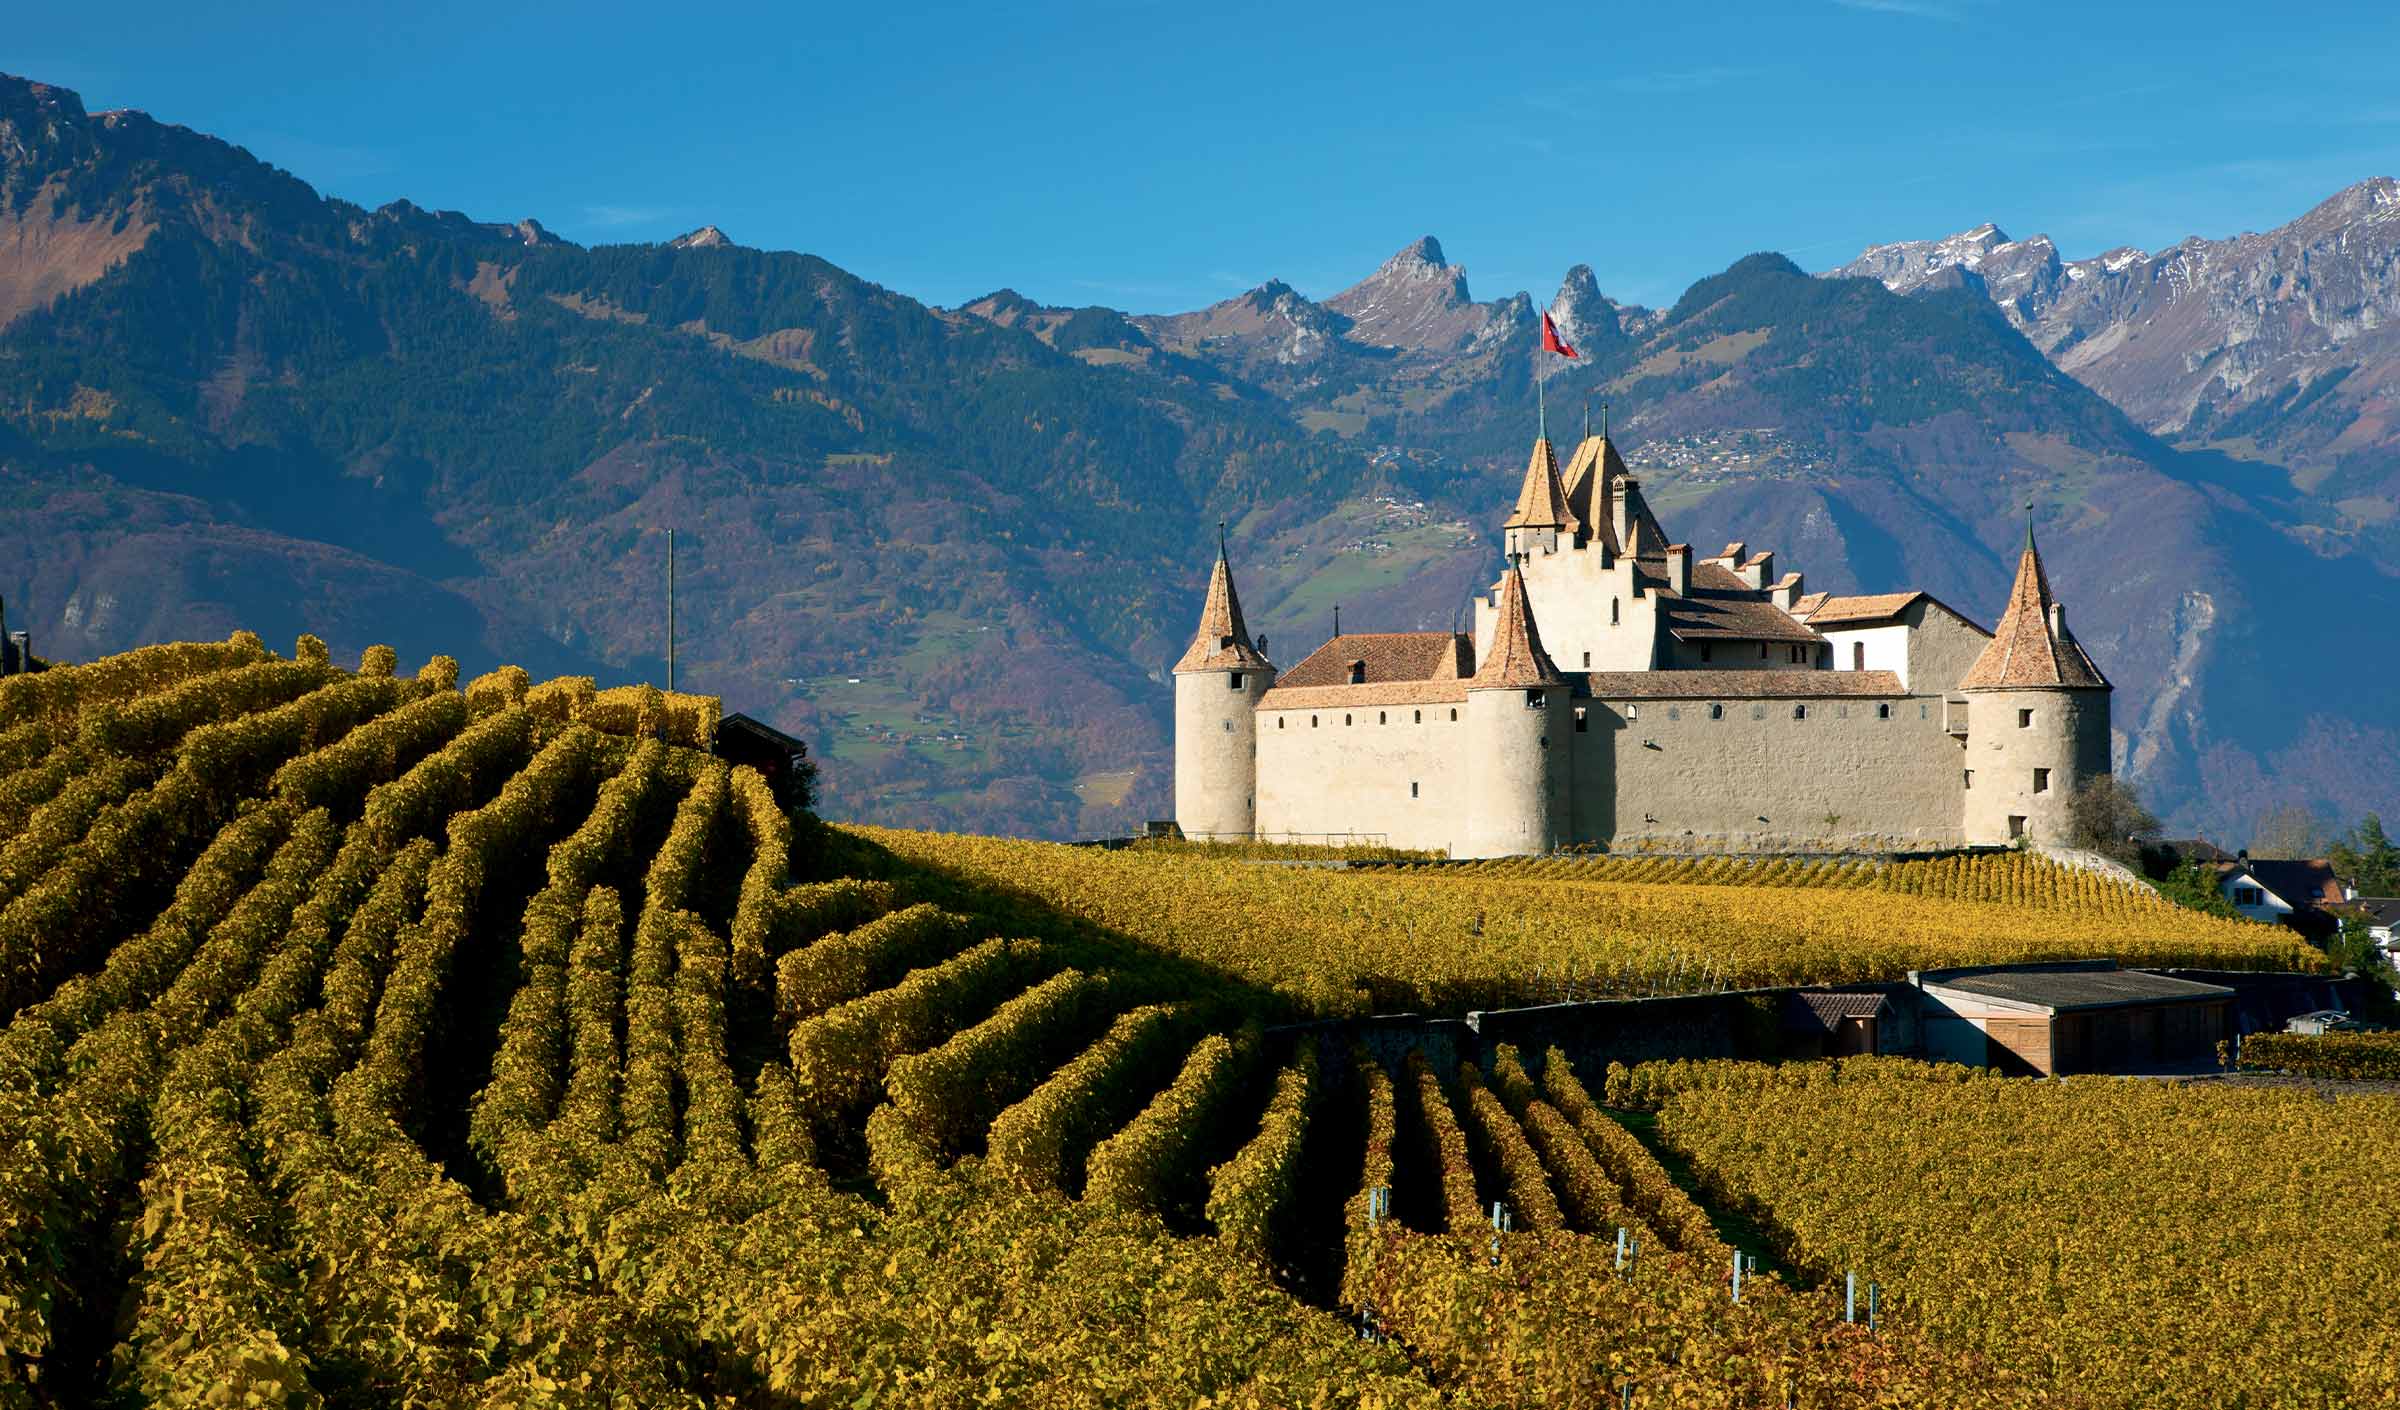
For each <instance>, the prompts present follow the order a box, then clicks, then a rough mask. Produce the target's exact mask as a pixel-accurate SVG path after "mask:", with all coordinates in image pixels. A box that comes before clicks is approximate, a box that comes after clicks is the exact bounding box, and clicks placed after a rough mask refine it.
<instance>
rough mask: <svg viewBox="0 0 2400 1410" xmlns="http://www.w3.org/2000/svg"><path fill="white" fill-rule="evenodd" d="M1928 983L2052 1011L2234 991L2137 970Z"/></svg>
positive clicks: (1964, 977)
mask: <svg viewBox="0 0 2400 1410" xmlns="http://www.w3.org/2000/svg"><path fill="white" fill-rule="evenodd" d="M1925 987H1927V988H1928V989H1952V990H1957V991H1959V992H1962V993H1967V994H1976V995H1980V996H1982V997H1983V998H1987V999H2004V1000H2007V1001H2009V1002H2011V1003H2019V1004H2031V1005H2033V1006H2034V1007H2036V1008H2045V1009H2048V1010H2050V1011H2051V1012H2052V1013H2064V1012H2067V1011H2068V1010H2071V1009H2110V1008H2124V1007H2128V1006H2131V1005H2136V1004H2171V1003H2183V1002H2189V1001H2193V1000H2204V999H2230V998H2232V997H2233V991H2232V990H2231V989H2227V988H2225V987H2224V986H2222V985H2217V984H2201V983H2197V982H2195V981H2193V980H2189V979H2177V978H2174V977H2173V976H2171V975H2165V974H2152V973H2150V972H2148V971H2146V970H2139V969H2062V970H2021V969H2012V970H1992V971H1987V972H1985V973H1981V974H1959V975H1949V976H1943V977H1936V976H1933V975H1928V976H1926V979H1925Z"/></svg>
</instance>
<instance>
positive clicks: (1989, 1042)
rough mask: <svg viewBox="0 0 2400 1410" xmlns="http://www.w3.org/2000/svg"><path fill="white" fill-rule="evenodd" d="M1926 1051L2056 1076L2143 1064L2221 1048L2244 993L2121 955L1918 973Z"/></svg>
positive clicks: (2147, 1067)
mask: <svg viewBox="0 0 2400 1410" xmlns="http://www.w3.org/2000/svg"><path fill="white" fill-rule="evenodd" d="M1910 980H1911V982H1913V983H1914V984H1916V986H1917V988H1918V989H1919V990H1920V991H1921V993H1922V995H1923V999H1924V1011H1923V1024H1924V1035H1925V1056H1926V1057H1928V1058H1931V1059H1934V1060H1936V1061H1949V1062H1964V1063H1969V1064H1972V1065H1976V1066H1987V1067H1997V1068H2000V1069H2002V1070H2003V1071H2007V1072H2014V1073H2020V1074H2030V1075H2033V1076H2040V1077H2049V1076H2053V1075H2061V1074H2065V1073H2071V1072H2142V1071H2152V1070H2156V1069H2158V1068H2160V1067H2172V1066H2178V1065H2189V1064H2193V1063H2198V1062H2202V1061H2205V1060H2207V1059H2208V1058H2210V1057H2212V1056H2214V1054H2215V1051H2216V1045H2217V1042H2218V1040H2219V1039H2222V1038H2225V1037H2228V1036H2230V1035H2231V1033H2232V1032H2233V1027H2232V1023H2233V1019H2232V1013H2233V999H2234V992H2233V990H2231V989H2228V988H2225V987H2223V986H2222V985H2217V984H2202V983H2199V982H2197V981H2195V980H2190V979H2177V978H2175V977H2173V976H2171V975H2165V974H2153V973H2150V972H2149V971H2146V970H2138V969H2118V968H2117V967H2116V965H2115V963H2114V962H2113V961H2109V960H2098V961H2093V962H2090V963H2085V964H2062V965H2040V966H2015V967H2010V968H2005V969H1971V970H1939V971H1932V972H1928V973H1925V974H1918V975H1911V976H1910Z"/></svg>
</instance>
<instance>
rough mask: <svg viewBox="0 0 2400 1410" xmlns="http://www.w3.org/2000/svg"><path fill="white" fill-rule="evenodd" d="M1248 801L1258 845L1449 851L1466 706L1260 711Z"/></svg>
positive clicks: (1458, 825) (1456, 829) (1455, 824)
mask: <svg viewBox="0 0 2400 1410" xmlns="http://www.w3.org/2000/svg"><path fill="white" fill-rule="evenodd" d="M1454 714H1455V715H1456V717H1457V718H1456V719H1453V718H1452V717H1453V715H1454ZM1312 721H1313V722H1314V723H1313V724H1312V723H1311V722H1312ZM1411 784H1414V785H1415V790H1414V793H1413V796H1412V793H1411V789H1410V785H1411ZM1257 798H1258V810H1257V817H1258V832H1259V835H1260V836H1262V837H1274V836H1276V835H1279V834H1284V833H1295V834H1315V833H1343V834H1352V833H1355V834H1368V835H1372V834H1377V833H1380V834H1382V840H1383V841H1384V842H1385V843H1386V844H1387V845H1389V846H1393V847H1421V848H1438V849H1443V850H1449V849H1453V848H1455V847H1457V846H1459V845H1460V844H1461V843H1462V842H1463V841H1464V840H1465V835H1466V820H1467V725H1466V701H1465V700H1464V699H1463V698H1462V699H1459V700H1453V701H1442V702H1436V703H1431V704H1423V705H1381V706H1378V705H1344V706H1339V707H1336V708H1331V709H1310V710H1261V711H1259V712H1258V790H1257Z"/></svg>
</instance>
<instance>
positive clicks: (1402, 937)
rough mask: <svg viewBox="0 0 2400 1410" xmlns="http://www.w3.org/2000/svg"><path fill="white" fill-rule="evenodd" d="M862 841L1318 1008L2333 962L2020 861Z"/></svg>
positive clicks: (2123, 888) (887, 834)
mask: <svg viewBox="0 0 2400 1410" xmlns="http://www.w3.org/2000/svg"><path fill="white" fill-rule="evenodd" d="M848 831H850V832H851V833H852V834H853V835H855V836H856V837H858V838H860V839H861V840H863V841H864V842H866V843H868V844H870V845H871V846H872V847H873V848H875V849H877V850H880V851H885V852H888V853H890V854H892V855H894V856H897V857H900V858H903V859H905V860H906V861H908V862H910V863H912V864H915V865H917V866H921V867H927V868H932V869H934V870H937V871H939V872H942V873H944V874H947V875H950V876H954V877H958V878H961V879H964V880H967V881H971V882H973V883H976V884H979V885H985V886H999V887H1005V888H1008V889H1009V890H1012V891H1014V892H1016V893H1018V894H1020V895H1023V896H1025V897H1027V898H1028V899H1031V900H1035V901H1038V902H1040V903H1042V904H1045V905H1049V906H1053V907H1056V908H1058V909H1061V910H1065V911H1069V912H1072V913H1073V914H1075V915H1078V916H1081V917H1083V918H1085V919H1088V920H1090V921H1092V922H1093V923H1095V924H1098V925H1101V926H1105V927H1108V928H1109V929H1111V930H1112V931H1114V932H1116V933H1118V934H1121V935H1124V936H1127V937H1131V938H1133V939H1135V940H1138V941H1140V942H1142V943H1144V944H1146V945H1148V946H1151V947H1153V948H1155V949H1156V950H1157V951H1159V952H1160V953H1163V954H1170V955H1174V956H1177V957H1180V958H1183V959H1187V960H1190V961H1192V962H1194V963H1195V964H1198V965H1200V966H1202V967H1204V968H1206V969H1208V970H1210V971H1212V972H1215V973H1220V974H1226V975H1232V976H1237V977H1239V978H1240V979H1241V980H1243V981H1244V982H1247V983H1249V984H1251V985H1255V986H1257V987H1259V988H1263V989H1270V990H1272V991H1274V992H1275V993H1276V994H1277V995H1278V996H1279V997H1280V998H1281V999H1282V1000H1283V1001H1284V1002H1285V1003H1286V1004H1288V1005H1289V1006H1290V1007H1291V1008H1292V1009H1293V1010H1294V1011H1295V1012H1298V1013H1305V1014H1316V1015H1346V1014H1358V1013H1367V1012H1378V1011H1380V1012H1393V1011H1404V1010H1420V1011H1423V1010H1432V1011H1441V1012H1450V1013H1457V1012H1463V1011H1465V1010H1467V1009H1472V1008H1500V1007H1508V1006H1511V1005H1517V1004H1528V1003H1546V1002H1554V1001H1558V1000H1563V999H1597V998H1608V997H1613V996H1619V995H1626V994H1649V993H1677V992H1685V991H1689V990H1695V989H1715V988H1744V987H1750V986H1769V985H1779V984H1834V983H1847V982H1851V981H1856V980H1880V979H1891V978H1894V977H1897V976H1898V975H1901V974H1903V973H1905V972H1907V971H1908V970H1912V969H1935V968H1941V967H1944V966H1951V965H1969V964H2002V963H2014V962H2021V961H2032V960H2053V959H2078V958H2085V957H2090V956H2099V955H2108V956H2114V957H2116V958H2118V959H2120V960H2121V961H2123V962H2124V963H2126V964H2128V965H2137V964H2138V965H2164V966H2174V965H2185V966H2193V967H2199V968H2218V969H2275V970H2307V969H2316V968H2322V967H2323V964H2324V959H2323V956H2322V954H2321V953H2320V952H2318V951H2317V950H2316V949H2315V948H2314V947H2312V946H2310V945H2308V944H2307V943H2306V942H2305V941H2303V940H2301V939H2300V938H2299V937H2298V936H2297V935H2296V934H2295V933H2294V932H2292V931H2290V930H2287V929H2284V928H2283V927H2280V926H2269V925H2258V924H2254V923H2251V922H2248V921H2233V920H2220V919H2217V918H2215V917H2211V916H2204V915H2200V914H2198V913H2196V912H2192V911H2187V910H2182V909H2180V908H2178V907H2176V906H2173V905H2171V904H2169V903H2168V902H2166V901H2163V900H2161V899H2160V898H2159V896H2158V894H2157V893H2156V892H2153V891H2151V890H2149V889H2148V888H2146V887H2137V886H2131V885H2121V884H2119V883H2116V882H2112V881H2108V880H2106V879H2104V878H2102V877H2099V876H2096V875H2093V874H2090V873H2085V872H2077V871H2071V870H2069V869H2067V868H2065V867H2061V866H2058V865H2056V864H2054V863H2050V862H2047V861H2043V860H2041V859H2039V858H2034V857H2025V856H2017V855H2013V854H2012V855H2005V856H1992V857H1981V858H1975V859H1971V860H1969V859H1955V858H1954V859H1949V860H1944V861H1937V862H1907V863H1901V864H1898V865H1869V864H1841V863H1834V862H1766V863H1760V862H1743V861H1736V860H1732V859H1729V858H1713V859H1665V858H1632V859H1624V860H1619V859H1615V858H1580V857H1559V858H1547V859H1514V860H1507V861H1497V862H1478V863H1468V864H1463V865H1458V866H1440V867H1400V868H1384V869H1374V870H1345V871H1327V870H1323V869H1318V868H1309V867H1298V866H1287V867H1276V866H1258V865H1253V864H1248V863H1245V862H1242V861H1239V860H1228V859H1223V858H1216V857H1211V856H1206V855H1200V856H1192V855H1171V854H1158V853H1149V852H1143V851H1139V850H1134V851H1122V852H1108V851H1101V850H1097V849H1093V848H1086V847H1067V846H1061V845H1058V844H1054V843H1045V842H1019V841H1012V840H1009V839H1006V838H995V837H955V836H942V835H937V834H932V833H915V832H896V831H891V830H888V829H879V828H855V829H848Z"/></svg>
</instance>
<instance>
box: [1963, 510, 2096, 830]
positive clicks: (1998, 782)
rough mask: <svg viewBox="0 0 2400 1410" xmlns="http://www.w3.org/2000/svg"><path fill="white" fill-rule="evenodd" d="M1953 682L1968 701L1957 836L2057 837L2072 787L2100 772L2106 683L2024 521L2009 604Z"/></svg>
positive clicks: (2067, 827)
mask: <svg viewBox="0 0 2400 1410" xmlns="http://www.w3.org/2000/svg"><path fill="white" fill-rule="evenodd" d="M1958 688H1959V690H1960V692H1961V693H1963V694H1964V695H1965V696H1966V697H1967V701H1968V704H1967V752H1966V761H1965V767H1966V817H1965V829H1966V840H1967V841H1968V842H1969V843H1970V844H1972V845H1977V846H1987V845H1998V844H2006V843H2010V842H2014V841H2015V840H2017V839H2018V838H2020V837H2023V838H2030V839H2031V840H2033V841H2036V842H2044V843H2055V844H2061V845H2064V844H2066V843H2067V842H2068V841H2069V839H2070V836H2071V833H2072V827H2071V824H2070V821H2069V813H2068V808H2069V804H2070V803H2071V802H2072V801H2073V799H2074V797H2075V790H2076V789H2077V788H2078V787H2080V786H2081V785H2082V784H2083V782H2084V781H2085V780H2087V779H2091V778H2095V777H2097V776H2099V775H2101V774H2105V773H2107V772H2109V695H2110V691H2111V687H2110V686H2109V683H2108V678H2107V677H2106V676H2103V675H2102V674H2100V668H2099V667H2097V666H2094V665H2093V664H2092V659H2091V657H2089V656H2087V655H2085V654H2084V651H2083V648H2082V646H2080V645H2078V644H2077V642H2076V640H2075V638H2074V636H2073V635H2072V634H2071V633H2069V632H2068V631H2067V609H2066V608H2065V607H2064V606H2063V605H2061V604H2060V603H2059V602H2058V601H2057V599H2055V598H2053V597H2052V596H2051V595H2050V580H2049V577H2048V575H2047V574H2045V573H2044V572H2043V571H2042V556H2041V553H2040V552H2039V551H2038V550H2037V549H2036V548H2035V547H2034V542H2033V531H2032V530H2031V529H2027V530H2026V532H2025V551H2024V554H2023V556H2022V557H2020V558H2019V559H2018V562H2017V581H2016V585H2015V586H2014V587H2013V588H2012V589H2011V590H2010V592H2009V598H2008V610H2007V611H2005V612H2004V613H2002V614H2001V617H2000V625H1999V627H1998V629H1997V630H1995V631H1994V632H1993V634H1992V642H1991V645H1989V646H1987V647H1985V648H1984V649H1983V654H1982V655H1981V656H1979V657H1977V658H1976V659H1975V664H1974V665H1973V666H1970V667H1968V668H1967V673H1966V674H1965V675H1964V676H1962V677H1960V678H1959V683H1958Z"/></svg>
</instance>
